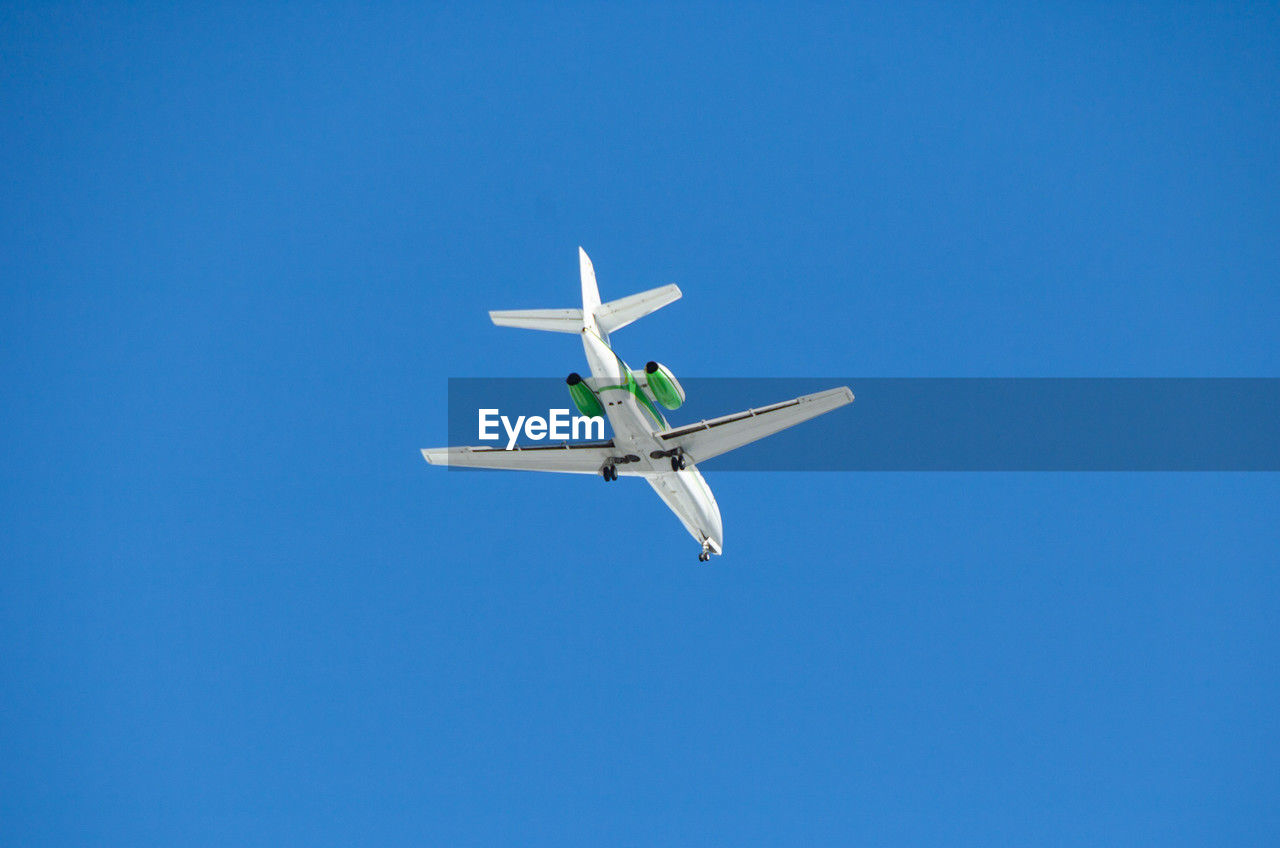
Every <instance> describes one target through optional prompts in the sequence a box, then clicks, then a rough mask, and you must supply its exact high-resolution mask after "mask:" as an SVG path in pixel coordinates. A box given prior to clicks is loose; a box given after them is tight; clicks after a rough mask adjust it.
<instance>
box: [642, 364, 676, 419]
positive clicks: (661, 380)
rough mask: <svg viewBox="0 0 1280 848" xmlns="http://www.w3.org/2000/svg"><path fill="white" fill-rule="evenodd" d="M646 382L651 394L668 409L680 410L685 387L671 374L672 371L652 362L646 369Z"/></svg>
mask: <svg viewBox="0 0 1280 848" xmlns="http://www.w3.org/2000/svg"><path fill="white" fill-rule="evenodd" d="M644 376H645V382H647V383H648V384H649V394H651V395H653V399H654V400H656V401H657V402H658V403H660V404H662V405H663V406H665V407H666V408H667V409H679V408H680V404H682V403H684V387H682V386H681V385H680V381H679V380H677V379H676V375H675V374H672V373H671V369H669V368H667V366H665V365H663V364H661V363H659V362H650V363H649V364H648V365H646V366H645V367H644Z"/></svg>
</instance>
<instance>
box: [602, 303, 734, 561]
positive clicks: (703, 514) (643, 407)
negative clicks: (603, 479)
mask: <svg viewBox="0 0 1280 848" xmlns="http://www.w3.org/2000/svg"><path fill="white" fill-rule="evenodd" d="M581 335H582V347H583V349H584V351H585V352H586V356H587V364H588V365H589V366H590V368H591V376H592V378H593V379H592V382H593V383H594V388H595V391H596V393H597V394H598V395H599V397H600V405H601V406H602V407H603V408H604V412H605V415H606V416H608V418H609V425H610V426H611V427H612V428H613V443H614V446H615V447H616V448H617V451H618V453H619V455H622V456H634V457H637V458H638V459H637V460H636V461H633V462H627V463H623V464H619V465H617V466H616V467H617V470H618V473H619V474H620V475H624V476H641V477H644V479H645V480H647V481H648V482H649V485H650V486H652V487H653V490H654V491H655V492H657V493H658V496H659V497H661V498H662V500H663V501H665V502H666V504H667V506H668V507H669V508H670V509H671V511H672V512H674V513H675V514H676V515H677V516H678V517H679V518H680V521H681V522H682V523H683V524H684V526H685V528H686V529H687V530H688V531H689V533H690V534H691V535H692V536H693V537H694V538H695V539H697V540H698V541H699V542H701V543H702V545H703V548H704V550H709V551H711V552H712V553H716V554H719V553H722V552H723V549H724V527H723V525H722V524H721V521H720V505H719V504H717V503H716V499H715V495H713V494H711V487H710V486H708V485H707V481H706V480H705V479H703V476H702V472H700V471H699V470H698V468H697V466H696V465H694V464H693V463H689V464H688V465H686V467H685V468H683V469H680V470H678V471H674V470H672V467H671V458H670V457H669V456H667V455H659V456H657V457H655V456H654V455H653V454H655V453H657V454H664V453H665V452H666V449H667V447H668V446H667V445H665V444H663V443H662V441H661V440H660V439H659V437H658V434H659V433H660V432H661V431H662V430H663V429H664V428H665V427H666V421H665V419H664V418H663V417H662V413H661V412H659V411H658V410H657V408H656V406H655V405H654V404H653V403H652V402H651V401H650V400H649V399H648V398H647V397H646V396H645V395H644V392H643V390H642V389H639V388H638V386H637V383H636V380H635V378H634V377H633V376H632V371H631V369H630V368H629V367H628V366H627V364H626V363H625V362H623V361H622V359H621V358H620V357H619V356H618V355H617V354H616V353H614V352H613V349H612V348H611V347H609V344H608V342H607V341H606V340H605V339H604V338H602V337H601V335H600V334H599V332H598V330H597V328H595V327H590V326H588V327H584V328H583V329H582V333H581Z"/></svg>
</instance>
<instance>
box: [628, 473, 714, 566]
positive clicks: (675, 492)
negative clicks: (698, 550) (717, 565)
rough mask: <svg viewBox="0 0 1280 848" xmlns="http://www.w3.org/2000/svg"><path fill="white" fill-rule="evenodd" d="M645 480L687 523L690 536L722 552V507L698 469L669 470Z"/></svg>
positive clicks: (681, 520)
mask: <svg viewBox="0 0 1280 848" xmlns="http://www.w3.org/2000/svg"><path fill="white" fill-rule="evenodd" d="M645 479H646V480H648V481H649V485H650V486H652V487H653V490H654V491H655V492H657V493H658V497H660V498H662V500H663V501H664V502H665V503H666V505H667V506H668V507H669V508H670V509H671V511H672V512H674V513H675V514H676V517H678V518H679V519H680V522H681V523H682V524H684V527H685V529H686V530H688V531H689V535H691V536H693V538H694V539H696V540H697V541H698V542H700V543H701V542H707V543H709V544H710V545H711V548H712V549H713V550H714V551H715V552H716V553H721V552H722V550H723V546H724V528H723V526H722V524H721V521H720V506H719V504H717V503H716V499H715V496H714V495H712V494H711V489H710V487H708V486H707V481H706V480H704V479H703V478H702V474H701V473H699V472H698V470H697V469H696V468H688V469H686V470H684V471H666V472H663V473H660V474H654V475H652V476H647V477H646V478H645Z"/></svg>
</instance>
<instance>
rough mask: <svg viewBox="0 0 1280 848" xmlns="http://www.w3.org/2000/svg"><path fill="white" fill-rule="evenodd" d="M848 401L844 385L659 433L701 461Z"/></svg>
mask: <svg viewBox="0 0 1280 848" xmlns="http://www.w3.org/2000/svg"><path fill="white" fill-rule="evenodd" d="M852 402H853V392H851V391H849V387H848V386H841V387H840V388H838V389H828V390H827V391H825V392H817V393H816V394H811V395H804V396H803V397H798V398H794V399H792V400H784V401H783V402H782V403H775V404H772V405H770V406H762V407H760V408H759V409H748V410H746V411H744V412H735V413H734V414H732V415H724V416H721V417H720V418H712V419H710V420H709V421H699V422H698V423H697V424H690V425H688V426H687V427H677V428H676V429H674V430H668V431H666V432H665V433H661V434H660V436H661V438H662V440H663V441H664V442H666V443H667V444H669V445H671V446H672V447H680V448H682V449H683V450H684V452H685V453H686V454H687V455H688V456H689V458H690V459H692V460H693V461H694V462H702V461H703V460H707V459H711V458H712V457H713V456H719V455H720V454H722V453H728V452H729V451H731V450H733V449H734V448H740V447H742V446H743V445H746V444H750V443H751V442H754V441H758V440H760V439H763V438H764V437H765V436H772V435H773V434H774V433H776V432H778V431H779V430H785V429H787V428H788V427H794V426H795V425H796V424H799V423H801V422H802V421H808V420H809V419H810V418H817V417H818V416H819V415H822V414H823V413H824V412H830V411H831V410H833V409H838V408H840V407H842V406H844V405H845V404H847V403H852Z"/></svg>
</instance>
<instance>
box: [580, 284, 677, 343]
mask: <svg viewBox="0 0 1280 848" xmlns="http://www.w3.org/2000/svg"><path fill="white" fill-rule="evenodd" d="M679 299H680V287H679V286H676V285H669V286H659V287H658V288H656V289H649V290H648V291H642V292H640V293H639V294H633V295H630V296H629V297H621V298H618V299H617V300H611V301H609V302H608V303H604V304H601V305H600V306H598V307H596V323H597V324H599V325H600V329H601V330H602V331H603V332H604V333H605V334H606V335H607V334H609V333H612V332H613V331H614V330H620V329H622V328H623V327H625V326H627V325H628V324H630V323H631V322H632V321H635V320H636V319H637V318H643V317H644V316H646V315H648V314H649V313H651V312H657V311H658V310H659V309H661V308H662V307H664V306H666V305H667V304H668V303H672V302H674V301H677V300H679Z"/></svg>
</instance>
